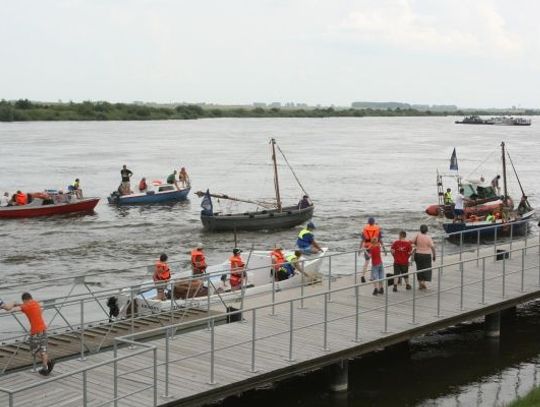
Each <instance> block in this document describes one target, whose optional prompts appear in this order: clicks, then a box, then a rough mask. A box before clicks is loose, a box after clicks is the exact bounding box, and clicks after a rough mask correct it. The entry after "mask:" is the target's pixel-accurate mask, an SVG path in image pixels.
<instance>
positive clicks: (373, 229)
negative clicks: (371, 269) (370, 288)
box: [360, 217, 386, 283]
mask: <svg viewBox="0 0 540 407" xmlns="http://www.w3.org/2000/svg"><path fill="white" fill-rule="evenodd" d="M374 237H376V238H377V240H378V242H379V243H380V245H381V247H382V248H383V250H384V254H386V248H385V247H384V245H383V242H382V231H381V227H380V226H379V225H377V224H376V223H375V218H374V217H369V218H368V223H367V224H366V225H365V226H364V229H363V230H362V243H361V244H360V249H363V250H364V259H365V262H364V267H363V268H362V276H361V277H360V281H361V282H362V283H365V282H366V273H367V269H368V266H369V262H370V260H371V255H370V254H369V249H370V248H371V241H372V239H373V238H374Z"/></svg>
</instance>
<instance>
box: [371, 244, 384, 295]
mask: <svg viewBox="0 0 540 407" xmlns="http://www.w3.org/2000/svg"><path fill="white" fill-rule="evenodd" d="M369 255H370V257H371V280H372V281H374V283H373V285H374V286H375V288H374V289H373V295H377V294H384V288H383V282H382V281H380V280H382V279H383V278H384V265H383V261H382V257H381V244H380V243H379V239H377V238H376V237H374V238H373V239H371V244H370V246H369Z"/></svg>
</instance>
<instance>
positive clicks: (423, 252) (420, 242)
mask: <svg viewBox="0 0 540 407" xmlns="http://www.w3.org/2000/svg"><path fill="white" fill-rule="evenodd" d="M427 232H428V227H427V226H426V225H420V233H419V234H417V235H416V237H415V238H414V240H413V243H414V250H413V253H414V262H415V263H416V270H418V271H419V272H418V273H417V274H416V277H417V278H418V284H419V287H418V288H419V289H420V290H425V289H426V288H427V286H426V282H427V281H431V274H432V270H431V267H432V265H431V264H432V263H431V260H433V261H435V245H434V244H433V239H432V238H431V236H430V235H428V233H427ZM420 270H426V271H420Z"/></svg>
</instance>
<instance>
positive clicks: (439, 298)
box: [437, 266, 442, 318]
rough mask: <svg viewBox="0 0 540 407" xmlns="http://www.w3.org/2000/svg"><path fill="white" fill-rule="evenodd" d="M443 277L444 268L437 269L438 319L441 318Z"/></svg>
mask: <svg viewBox="0 0 540 407" xmlns="http://www.w3.org/2000/svg"><path fill="white" fill-rule="evenodd" d="M441 276H442V266H439V267H438V268H437V318H439V317H440V316H441Z"/></svg>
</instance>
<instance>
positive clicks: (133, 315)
mask: <svg viewBox="0 0 540 407" xmlns="http://www.w3.org/2000/svg"><path fill="white" fill-rule="evenodd" d="M129 297H130V307H131V335H133V334H134V333H135V319H134V318H135V296H134V295H133V287H130V294H129ZM130 348H133V345H130Z"/></svg>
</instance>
